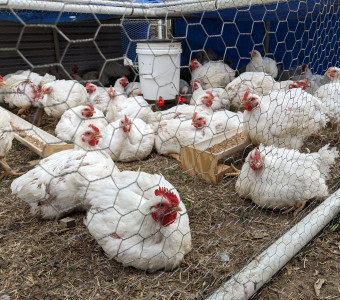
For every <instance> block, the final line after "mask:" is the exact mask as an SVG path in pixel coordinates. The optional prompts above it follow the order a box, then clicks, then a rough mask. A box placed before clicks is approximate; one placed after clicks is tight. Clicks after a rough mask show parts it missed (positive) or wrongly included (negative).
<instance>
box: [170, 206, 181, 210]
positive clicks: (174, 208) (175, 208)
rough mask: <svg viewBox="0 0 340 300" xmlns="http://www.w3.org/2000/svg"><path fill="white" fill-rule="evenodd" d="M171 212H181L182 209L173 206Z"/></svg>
mask: <svg viewBox="0 0 340 300" xmlns="http://www.w3.org/2000/svg"><path fill="white" fill-rule="evenodd" d="M171 211H182V208H181V207H180V206H174V207H173V208H172V209H171Z"/></svg>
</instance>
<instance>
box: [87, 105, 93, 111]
mask: <svg viewBox="0 0 340 300" xmlns="http://www.w3.org/2000/svg"><path fill="white" fill-rule="evenodd" d="M86 106H87V107H88V108H89V109H91V110H94V107H93V106H92V105H91V104H86Z"/></svg>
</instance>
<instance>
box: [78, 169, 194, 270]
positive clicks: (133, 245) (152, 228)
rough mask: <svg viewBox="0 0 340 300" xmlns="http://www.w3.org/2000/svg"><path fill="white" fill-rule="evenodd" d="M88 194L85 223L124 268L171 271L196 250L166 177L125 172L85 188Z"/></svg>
mask: <svg viewBox="0 0 340 300" xmlns="http://www.w3.org/2000/svg"><path fill="white" fill-rule="evenodd" d="M84 192H86V199H87V201H90V203H91V209H90V210H89V211H88V213H87V217H86V219H85V220H84V223H85V225H86V226H87V228H88V230H89V232H90V233H91V235H92V236H93V237H94V238H95V239H96V240H97V242H98V244H99V245H100V246H101V247H102V248H103V250H104V251H105V253H106V254H107V255H108V256H109V257H110V258H113V259H115V260H116V261H118V262H120V263H122V264H123V266H132V267H135V268H137V269H141V270H147V271H149V272H155V271H157V270H161V269H165V270H166V271H170V270H173V269H175V268H177V267H178V266H179V265H180V264H181V262H182V260H183V257H184V255H186V254H187V253H188V252H189V251H190V250H191V233H190V226H189V218H188V214H187V211H186V208H185V205H184V204H183V202H182V201H181V200H180V196H179V194H178V192H177V191H176V189H175V188H174V187H173V186H172V185H171V184H170V183H169V182H168V181H167V180H165V179H164V177H163V176H161V175H157V174H154V175H152V174H147V173H144V172H132V171H123V172H121V173H119V174H117V176H115V178H114V179H113V180H112V179H111V178H106V179H104V180H100V181H97V182H93V183H91V184H90V185H89V186H85V187H84Z"/></svg>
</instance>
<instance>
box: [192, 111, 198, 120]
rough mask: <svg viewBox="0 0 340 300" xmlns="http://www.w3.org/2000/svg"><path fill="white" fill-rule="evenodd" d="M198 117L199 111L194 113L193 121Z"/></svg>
mask: <svg viewBox="0 0 340 300" xmlns="http://www.w3.org/2000/svg"><path fill="white" fill-rule="evenodd" d="M196 119H197V112H195V113H194V117H193V118H192V120H193V121H195V120H196Z"/></svg>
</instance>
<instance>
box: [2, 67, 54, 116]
mask: <svg viewBox="0 0 340 300" xmlns="http://www.w3.org/2000/svg"><path fill="white" fill-rule="evenodd" d="M6 78H7V79H6V83H7V86H6V95H5V97H4V102H6V103H8V104H9V105H10V106H16V107H20V109H19V111H18V115H22V114H24V113H25V112H26V111H27V110H29V109H30V107H31V106H35V107H39V106H41V98H40V96H41V94H40V93H41V88H42V85H44V84H46V83H49V82H53V81H55V79H56V78H55V77H54V76H52V75H49V74H46V75H45V76H40V75H39V74H37V73H34V72H31V71H30V70H27V71H21V72H18V73H16V74H10V75H9V76H8V77H7V76H6Z"/></svg>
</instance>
